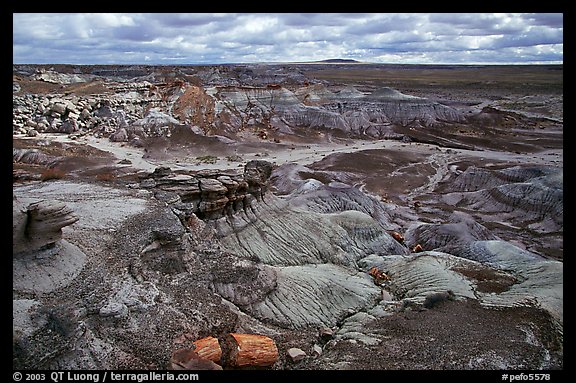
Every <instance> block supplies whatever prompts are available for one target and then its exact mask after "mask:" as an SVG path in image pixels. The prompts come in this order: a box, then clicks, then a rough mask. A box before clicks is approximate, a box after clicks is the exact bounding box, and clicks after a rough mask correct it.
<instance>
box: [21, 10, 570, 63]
mask: <svg viewBox="0 0 576 383" xmlns="http://www.w3.org/2000/svg"><path fill="white" fill-rule="evenodd" d="M563 26H564V17H563V14H562V13H66V14H59V13H13V36H12V44H13V58H12V60H13V64H60V63H67V64H151V65H152V64H154V65H157V64H166V65H168V64H170V65H172V64H177V65H181V64H221V63H257V62H305V61H319V60H326V59H336V58H340V59H353V60H357V61H361V62H372V63H394V64H561V63H563V49H564V47H563V45H564V44H563V42H564V39H563Z"/></svg>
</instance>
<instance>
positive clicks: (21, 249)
mask: <svg viewBox="0 0 576 383" xmlns="http://www.w3.org/2000/svg"><path fill="white" fill-rule="evenodd" d="M24 205H25V204H23V202H21V201H20V200H17V199H16V198H14V201H13V219H12V225H13V227H12V241H13V253H14V256H17V255H18V254H20V253H26V252H31V251H34V250H39V249H41V248H46V247H49V246H50V245H53V244H54V243H55V242H57V241H58V240H60V239H61V238H62V228H63V227H65V226H68V225H71V224H73V223H74V222H76V221H78V217H77V216H76V215H75V214H74V213H73V211H72V209H70V208H69V207H68V206H66V204H64V203H62V202H58V201H38V202H33V203H30V204H28V205H27V206H24Z"/></svg>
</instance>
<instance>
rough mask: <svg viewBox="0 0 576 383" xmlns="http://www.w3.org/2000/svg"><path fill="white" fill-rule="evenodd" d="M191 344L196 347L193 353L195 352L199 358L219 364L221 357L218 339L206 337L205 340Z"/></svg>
mask: <svg viewBox="0 0 576 383" xmlns="http://www.w3.org/2000/svg"><path fill="white" fill-rule="evenodd" d="M193 344H194V346H196V348H195V349H194V351H196V353H197V354H198V356H199V357H201V358H204V359H208V360H211V361H213V362H214V363H218V364H220V358H221V357H222V348H220V343H218V339H216V338H214V337H212V336H208V337H206V338H202V339H198V340H197V341H194V343H193Z"/></svg>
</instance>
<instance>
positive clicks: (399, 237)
mask: <svg viewBox="0 0 576 383" xmlns="http://www.w3.org/2000/svg"><path fill="white" fill-rule="evenodd" d="M392 238H394V239H395V240H396V241H398V242H400V243H403V242H404V236H403V235H402V234H400V233H398V232H397V231H393V232H392Z"/></svg>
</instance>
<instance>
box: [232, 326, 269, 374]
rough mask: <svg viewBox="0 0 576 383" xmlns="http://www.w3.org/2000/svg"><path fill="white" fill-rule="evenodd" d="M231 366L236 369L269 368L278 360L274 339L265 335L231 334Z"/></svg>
mask: <svg viewBox="0 0 576 383" xmlns="http://www.w3.org/2000/svg"><path fill="white" fill-rule="evenodd" d="M227 341H228V342H229V343H230V344H231V346H232V347H231V349H230V355H229V360H228V362H229V364H230V365H231V366H234V367H245V366H254V367H267V366H271V365H273V364H274V363H275V362H276V361H277V360H278V348H277V347H276V343H275V342H274V340H273V339H271V338H269V337H267V336H264V335H253V334H237V333H231V334H229V335H228V337H227Z"/></svg>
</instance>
